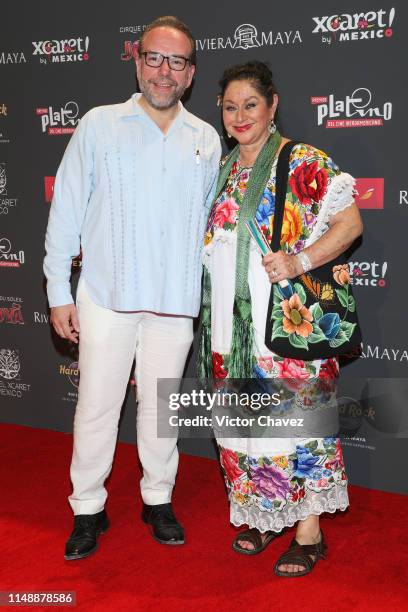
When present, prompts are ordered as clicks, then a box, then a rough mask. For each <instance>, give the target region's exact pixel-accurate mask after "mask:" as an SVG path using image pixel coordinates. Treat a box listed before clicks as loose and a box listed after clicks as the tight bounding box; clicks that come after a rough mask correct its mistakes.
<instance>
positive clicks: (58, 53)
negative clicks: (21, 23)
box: [32, 36, 89, 64]
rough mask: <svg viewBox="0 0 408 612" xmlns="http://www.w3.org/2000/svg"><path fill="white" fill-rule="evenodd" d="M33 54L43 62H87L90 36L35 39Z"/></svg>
mask: <svg viewBox="0 0 408 612" xmlns="http://www.w3.org/2000/svg"><path fill="white" fill-rule="evenodd" d="M32 44H33V47H34V50H33V55H35V56H37V57H38V58H39V60H40V63H42V64H48V63H62V62H86V61H88V60H89V53H88V50H89V36H85V37H84V38H81V37H78V38H65V39H63V40H55V39H53V40H39V41H37V42H35V41H33V43H32Z"/></svg>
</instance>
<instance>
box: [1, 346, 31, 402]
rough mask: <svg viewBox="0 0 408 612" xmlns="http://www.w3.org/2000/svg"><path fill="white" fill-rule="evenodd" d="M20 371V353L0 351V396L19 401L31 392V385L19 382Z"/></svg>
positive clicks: (3, 349)
mask: <svg viewBox="0 0 408 612" xmlns="http://www.w3.org/2000/svg"><path fill="white" fill-rule="evenodd" d="M20 370H21V363H20V351H18V350H13V349H10V348H7V349H5V348H2V349H0V396H2V397H8V398H15V399H20V398H22V397H23V396H24V394H25V393H27V392H28V391H31V384H29V383H26V382H23V381H22V380H21V376H20ZM2 379H3V380H2Z"/></svg>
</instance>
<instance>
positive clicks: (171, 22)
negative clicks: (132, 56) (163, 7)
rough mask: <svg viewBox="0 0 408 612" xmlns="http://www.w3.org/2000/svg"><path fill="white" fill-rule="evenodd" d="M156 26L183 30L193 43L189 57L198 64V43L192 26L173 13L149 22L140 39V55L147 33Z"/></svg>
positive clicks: (193, 62) (192, 62)
mask: <svg viewBox="0 0 408 612" xmlns="http://www.w3.org/2000/svg"><path fill="white" fill-rule="evenodd" d="M155 28H173V29H174V30H179V31H180V32H183V34H185V35H186V36H187V38H188V39H189V41H190V43H191V54H190V58H189V59H190V63H191V64H193V65H195V64H196V61H197V57H196V43H195V39H194V36H193V35H192V33H191V30H190V28H189V27H188V26H187V25H186V24H185V23H184V22H183V21H181V20H180V19H178V18H177V17H174V16H173V15H165V16H164V17H158V18H157V19H155V20H154V21H152V23H149V25H147V26H146V29H145V30H144V31H143V34H142V36H141V37H140V41H139V42H140V44H139V55H141V54H142V52H143V51H142V49H143V41H144V38H145V36H146V34H147V33H148V32H151V31H152V30H154V29H155Z"/></svg>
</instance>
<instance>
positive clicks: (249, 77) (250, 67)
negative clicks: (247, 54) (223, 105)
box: [219, 61, 278, 106]
mask: <svg viewBox="0 0 408 612" xmlns="http://www.w3.org/2000/svg"><path fill="white" fill-rule="evenodd" d="M232 81H250V82H251V85H252V86H253V87H254V88H255V89H256V91H257V92H258V93H259V94H260V95H261V96H263V97H264V98H265V100H266V103H267V104H268V106H271V105H272V103H273V96H274V94H277V93H278V91H277V89H276V87H275V84H274V82H273V75H272V71H271V69H270V68H269V67H268V66H267V65H266V64H264V63H263V62H257V61H253V62H247V63H246V64H237V65H236V66H231V68H227V70H225V71H224V74H223V75H222V77H221V80H220V82H219V85H220V87H221V98H223V97H224V94H225V90H226V89H227V87H228V85H229V84H230V83H231V82H232Z"/></svg>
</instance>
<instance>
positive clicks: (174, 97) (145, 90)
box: [139, 79, 186, 110]
mask: <svg viewBox="0 0 408 612" xmlns="http://www.w3.org/2000/svg"><path fill="white" fill-rule="evenodd" d="M164 82H165V83H169V84H171V85H175V86H176V88H175V89H172V92H171V94H170V95H169V96H168V97H167V98H159V97H158V96H157V97H156V96H155V95H154V94H153V93H152V91H151V88H152V85H151V84H150V82H149V81H145V80H143V79H139V87H140V91H141V92H142V94H143V96H144V97H145V98H146V100H147V102H148V103H149V104H150V106H151V107H152V108H154V109H156V110H168V109H169V108H172V107H173V106H175V105H176V104H177V103H178V101H179V100H180V98H181V97H182V95H183V94H184V92H185V90H186V88H185V87H183V85H178V84H177V83H175V82H174V81H164Z"/></svg>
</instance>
